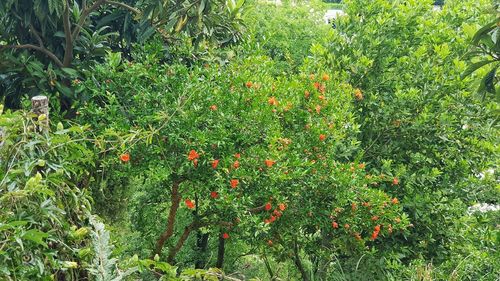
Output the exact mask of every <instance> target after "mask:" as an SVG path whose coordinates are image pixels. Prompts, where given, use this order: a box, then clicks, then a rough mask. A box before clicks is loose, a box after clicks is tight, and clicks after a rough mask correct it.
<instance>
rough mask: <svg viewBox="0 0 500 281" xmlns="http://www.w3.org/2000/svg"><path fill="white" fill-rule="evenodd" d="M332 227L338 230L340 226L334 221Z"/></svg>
mask: <svg viewBox="0 0 500 281" xmlns="http://www.w3.org/2000/svg"><path fill="white" fill-rule="evenodd" d="M332 227H333V228H335V229H337V228H339V224H338V223H337V222H334V221H333V222H332Z"/></svg>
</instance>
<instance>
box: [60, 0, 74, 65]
mask: <svg viewBox="0 0 500 281" xmlns="http://www.w3.org/2000/svg"><path fill="white" fill-rule="evenodd" d="M63 28H64V37H65V40H66V46H65V47H64V59H63V65H64V66H69V65H70V64H71V61H72V60H73V41H74V38H73V37H72V35H71V22H70V19H69V1H68V0H66V5H65V8H64V13H63Z"/></svg>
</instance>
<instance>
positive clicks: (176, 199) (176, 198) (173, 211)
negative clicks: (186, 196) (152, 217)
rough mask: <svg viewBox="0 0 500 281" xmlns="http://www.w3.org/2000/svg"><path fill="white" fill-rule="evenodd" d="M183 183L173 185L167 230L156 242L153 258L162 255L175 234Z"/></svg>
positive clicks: (175, 182)
mask: <svg viewBox="0 0 500 281" xmlns="http://www.w3.org/2000/svg"><path fill="white" fill-rule="evenodd" d="M181 183H182V180H178V181H174V183H173V184H172V190H171V192H172V194H171V197H170V198H171V199H170V201H171V205H170V211H169V213H168V219H167V228H166V229H165V231H164V232H163V233H162V234H161V235H160V237H159V238H158V241H157V242H156V247H155V250H154V251H153V257H154V256H155V255H160V254H161V251H162V249H163V246H164V245H165V242H166V241H167V239H169V238H170V237H172V235H173V234H174V226H175V217H176V215H177V210H178V209H179V203H180V202H181V196H180V194H179V185H180V184H181Z"/></svg>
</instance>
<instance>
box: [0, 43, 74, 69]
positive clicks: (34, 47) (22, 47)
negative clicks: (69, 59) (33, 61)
mask: <svg viewBox="0 0 500 281" xmlns="http://www.w3.org/2000/svg"><path fill="white" fill-rule="evenodd" d="M3 49H31V50H36V51H39V52H42V53H44V54H45V55H46V56H48V57H49V58H50V59H51V60H52V61H54V63H55V64H56V65H57V66H59V67H63V66H64V65H63V63H62V62H61V60H59V58H58V57H57V56H56V55H54V53H52V52H51V51H49V50H47V49H46V48H44V47H40V46H35V45H32V44H24V45H0V51H1V50H3Z"/></svg>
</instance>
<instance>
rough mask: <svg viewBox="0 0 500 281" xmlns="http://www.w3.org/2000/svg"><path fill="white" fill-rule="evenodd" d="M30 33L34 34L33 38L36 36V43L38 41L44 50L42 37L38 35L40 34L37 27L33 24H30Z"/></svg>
mask: <svg viewBox="0 0 500 281" xmlns="http://www.w3.org/2000/svg"><path fill="white" fill-rule="evenodd" d="M30 31H31V33H33V36H35V38H36V41H38V45H40V47H42V48H44V45H43V41H42V38H41V37H40V34H38V32H37V31H36V29H35V27H34V26H33V25H32V24H30Z"/></svg>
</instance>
